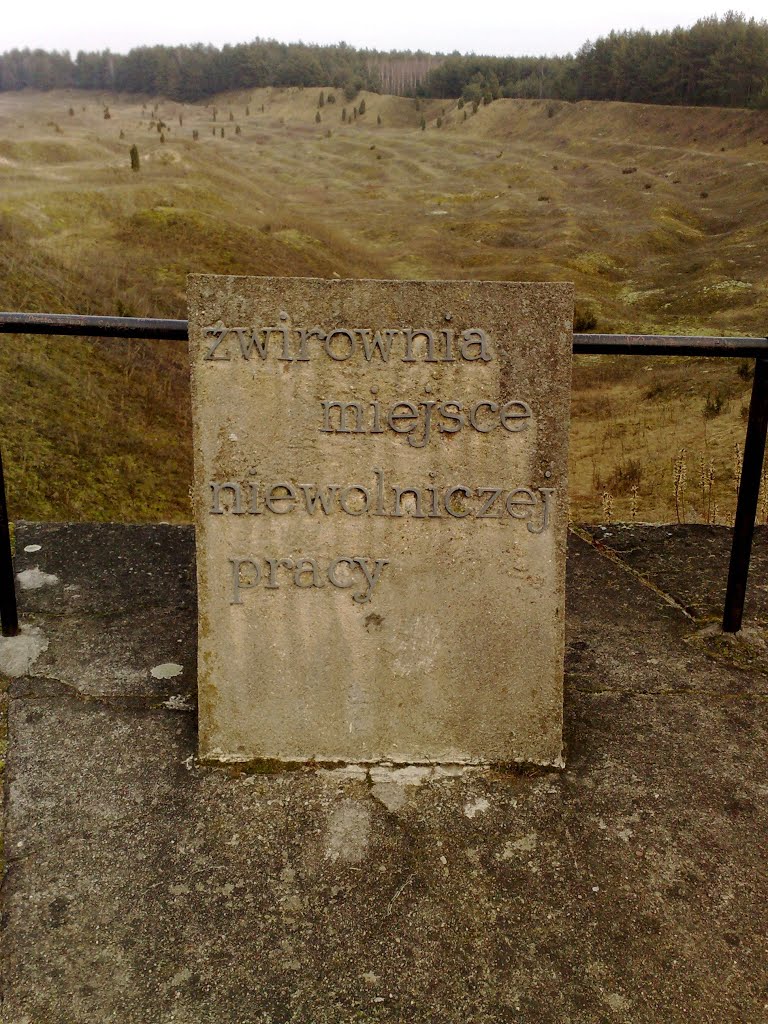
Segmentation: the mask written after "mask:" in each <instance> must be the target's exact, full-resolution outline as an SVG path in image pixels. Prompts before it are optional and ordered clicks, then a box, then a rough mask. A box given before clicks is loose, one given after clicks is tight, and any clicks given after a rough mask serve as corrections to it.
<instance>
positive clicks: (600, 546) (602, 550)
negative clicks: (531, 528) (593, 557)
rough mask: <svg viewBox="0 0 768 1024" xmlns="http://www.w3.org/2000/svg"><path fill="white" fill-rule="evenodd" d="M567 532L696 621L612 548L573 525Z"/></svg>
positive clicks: (670, 596)
mask: <svg viewBox="0 0 768 1024" xmlns="http://www.w3.org/2000/svg"><path fill="white" fill-rule="evenodd" d="M568 530H569V532H570V533H572V534H573V535H574V537H578V538H579V540H583V541H584V543H585V544H589V546H590V547H591V548H592V549H593V550H595V551H597V553H598V554H599V555H602V556H603V558H606V559H607V560H608V561H609V562H611V563H612V564H613V565H617V566H619V567H620V568H621V569H623V570H624V572H626V573H627V574H628V575H629V576H631V577H632V578H633V579H635V580H637V582H638V583H640V584H641V586H643V587H645V588H646V589H648V590H650V591H652V592H653V593H654V594H656V596H657V597H660V598H661V599H662V601H664V603H665V604H668V605H669V606H670V607H671V608H675V609H676V610H677V611H679V612H681V613H682V614H683V615H684V616H685V617H686V619H688V620H689V621H690V622H695V621H696V619H695V616H693V615H692V614H691V613H690V612H689V611H688V609H687V608H686V607H685V605H683V604H680V602H679V601H678V600H677V598H675V597H673V596H672V595H671V594H668V593H667V592H666V591H665V590H662V589H661V587H659V586H657V585H656V584H655V583H653V582H652V581H651V580H649V579H648V577H647V576H643V574H642V573H641V572H638V571H637V569H633V568H632V566H631V565H628V564H627V563H626V562H625V561H624V559H623V558H621V556H620V555H619V553H618V552H617V551H615V550H614V549H613V548H611V547H609V546H608V545H607V544H605V543H604V542H603V541H601V540H598V539H597V538H596V537H593V536H592V534H591V533H589V532H588V531H587V530H583V529H582V528H581V527H580V526H575V525H574V524H573V523H571V524H570V525H569V526H568Z"/></svg>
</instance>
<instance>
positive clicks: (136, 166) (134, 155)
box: [131, 143, 139, 171]
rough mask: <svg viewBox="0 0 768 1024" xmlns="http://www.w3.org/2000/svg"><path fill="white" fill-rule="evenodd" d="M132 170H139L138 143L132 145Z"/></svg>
mask: <svg viewBox="0 0 768 1024" xmlns="http://www.w3.org/2000/svg"><path fill="white" fill-rule="evenodd" d="M131 170H132V171H138V170H139V147H138V146H137V145H136V143H134V144H133V145H132V146H131Z"/></svg>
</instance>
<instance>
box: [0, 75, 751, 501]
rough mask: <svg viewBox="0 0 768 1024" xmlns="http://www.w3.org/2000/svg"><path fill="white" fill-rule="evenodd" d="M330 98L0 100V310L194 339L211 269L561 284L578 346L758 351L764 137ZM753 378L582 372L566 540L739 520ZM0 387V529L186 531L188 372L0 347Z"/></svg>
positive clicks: (596, 116) (503, 106)
mask: <svg viewBox="0 0 768 1024" xmlns="http://www.w3.org/2000/svg"><path fill="white" fill-rule="evenodd" d="M329 95H333V93H332V91H330V92H329V90H324V96H323V99H324V100H325V102H324V104H323V105H322V106H319V97H320V90H319V89H306V90H284V91H278V90H263V91H258V90H257V91H253V92H249V93H247V94H238V95H229V96H221V97H218V98H217V100H216V102H215V105H214V104H209V105H208V106H204V105H199V106H197V105H186V106H183V105H180V104H176V103H171V102H168V101H164V100H162V99H160V100H158V99H146V100H145V101H144V102H142V100H141V99H136V98H126V97H116V96H108V95H106V94H105V95H104V96H102V97H99V98H98V99H95V98H94V97H93V96H92V95H89V96H88V97H87V99H85V100H84V99H83V94H81V93H63V92H58V93H47V94H18V95H9V94H3V95H2V96H0V275H1V276H0V306H2V307H4V308H6V309H13V310H44V311H53V312H65V311H66V312H83V313H97V312H98V313H121V314H124V315H154V316H179V317H184V316H185V304H184V282H185V277H186V274H187V273H189V272H201V271H211V272H218V273H237V274H276V275H290V276H326V277H327V276H336V275H337V276H339V277H347V276H354V277H358V276H369V277H373V276H375V277H394V278H418V277H431V278H434V277H438V278H457V279H458V278H473V279H492V280H515V279H528V280H572V281H574V282H575V285H576V289H577V296H578V298H577V306H578V317H579V326H584V325H585V324H589V323H590V322H592V321H594V323H595V324H596V326H597V329H599V330H603V331H624V330H628V331H636V332H642V331H648V332H653V331H663V332H674V333H693V332H705V333H715V334H720V333H724V334H755V335H763V334H765V331H766V324H767V323H768V282H767V280H766V273H765V268H766V263H765V253H766V251H768V237H767V236H768V226H767V225H768V114H766V113H765V112H757V111H733V110H715V109H707V108H697V109H683V108H670V107H664V108H661V107H647V106H640V105H628V104H610V103H586V102H585V103H578V104H567V103H558V102H554V101H535V100H530V101H524V100H498V101H496V102H494V103H492V104H491V105H489V106H480V107H479V109H478V110H477V112H476V113H473V111H472V107H471V106H469V105H467V106H465V107H463V109H460V108H459V107H458V106H457V105H456V104H455V103H448V102H445V101H436V100H432V101H424V100H422V101H420V103H419V102H417V101H413V100H408V99H403V98H399V97H389V96H378V95H375V94H360V95H359V96H358V97H357V98H356V99H355V101H354V102H353V103H350V102H346V101H345V100H344V99H343V96H342V95H341V94H339V95H338V96H337V97H334V98H335V102H328V97H329ZM362 102H364V105H365V106H364V112H362V113H361V112H360V104H361V103H362ZM106 114H108V115H109V116H108V117H107V116H106ZM318 116H319V120H318ZM422 125H423V128H422ZM193 133H197V138H196V139H195V138H193ZM133 144H136V145H137V147H138V150H139V155H140V165H141V166H140V171H139V172H138V173H135V172H132V171H131V168H130V160H129V149H130V147H131V145H133ZM748 376H749V373H748V367H746V366H743V365H734V364H733V363H732V362H724V363H722V364H716V363H714V362H711V361H710V362H706V361H701V360H697V361H688V360H686V361H679V360H663V361H659V360H649V359H645V360H635V359H623V360H621V359H616V360H609V359H605V358H599V357H592V358H588V359H581V360H578V365H577V368H576V376H575V390H574V403H573V430H572V460H571V467H572V469H571V472H572V504H573V515H574V517H575V518H588V517H598V518H602V517H603V516H605V514H606V507H605V506H606V499H605V498H604V494H605V493H606V492H608V493H609V494H610V501H609V502H608V512H609V513H610V514H612V515H614V516H616V517H617V518H630V517H631V515H632V514H633V513H634V515H635V516H637V517H638V518H640V519H650V520H655V519H670V518H671V519H675V518H676V517H677V515H678V513H679V512H680V511H681V509H680V506H681V499H682V516H683V517H684V518H689V519H690V518H698V519H704V520H706V519H707V518H710V519H711V518H713V517H716V518H718V519H719V520H721V521H728V519H729V516H730V515H731V514H732V508H733V497H734V493H735V477H734V465H735V458H736V455H737V453H736V449H735V446H736V444H741V442H742V437H743V431H744V421H743V414H744V409H745V407H746V403H747V400H748V392H749V380H748ZM0 387H1V388H2V398H1V401H2V412H3V423H4V431H3V447H4V452H5V459H6V463H7V465H6V472H7V476H8V478H9V491H10V502H11V513H12V515H14V516H16V517H27V518H47V519H54V518H55V519H68V518H83V519H88V518H123V519H143V518H149V519H158V518H163V519H178V518H186V517H187V516H188V487H189V482H190V452H189V423H188V409H187V382H186V353H185V352H184V351H183V349H182V347H180V346H174V345H172V344H169V343H163V342H156V343H139V344H132V345H128V344H126V343H120V342H116V341H114V342H112V341H107V342H86V341H77V340H71V339H69V340H65V339H43V338H29V337H27V338H21V337H13V336H10V337H5V338H4V339H3V340H2V343H0ZM682 451H684V455H683V456H682V459H683V461H684V463H685V477H686V479H685V483H684V488H683V493H682V494H678V502H677V506H678V507H677V509H676V508H675V501H674V497H675V496H674V484H673V476H674V468H675V463H676V462H677V463H678V466H679V464H680V460H681V454H680V453H681V452H682ZM633 488H636V491H635V492H634V497H633V490H632V489H633ZM678 489H679V488H678ZM611 505H612V511H611V508H610V506H611ZM715 506H717V508H716V509H715Z"/></svg>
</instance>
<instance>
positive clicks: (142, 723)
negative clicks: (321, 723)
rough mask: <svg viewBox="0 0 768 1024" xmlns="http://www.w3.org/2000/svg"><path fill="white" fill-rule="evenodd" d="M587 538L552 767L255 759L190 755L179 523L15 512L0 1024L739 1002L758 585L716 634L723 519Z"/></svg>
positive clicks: (637, 1015)
mask: <svg viewBox="0 0 768 1024" xmlns="http://www.w3.org/2000/svg"><path fill="white" fill-rule="evenodd" d="M599 533H600V540H601V542H602V544H603V545H605V546H607V547H613V548H614V549H615V551H616V552H617V555H618V558H617V559H616V560H612V559H607V558H605V557H604V556H603V555H601V554H600V552H599V551H598V550H596V549H595V548H594V547H592V546H590V545H589V544H588V543H586V542H585V541H584V540H582V539H578V538H574V537H572V538H571V542H570V554H569V577H568V583H569V605H568V611H569V617H568V656H567V669H568V672H567V685H566V700H565V711H566V716H565V738H566V744H567V753H568V757H567V767H566V768H565V769H564V770H563V771H557V772H553V771H545V770H531V771H529V772H526V773H520V772H518V773H514V772H497V771H493V770H488V769H486V770H481V769H458V768H445V767H442V768H441V767H439V766H438V767H434V768H429V767H424V766H421V767H403V768H399V769H392V768H390V769H387V768H386V767H381V766H380V767H377V768H371V769H363V768H359V767H347V768H344V769H339V770H330V771H323V770H313V769H308V768H303V769H301V770H298V771H294V772H277V773H273V774H254V773H251V772H248V771H243V770H237V769H235V768H227V767H220V768H206V767H203V766H201V765H200V764H199V763H198V762H197V761H196V757H195V753H196V715H195V710H194V702H195V693H196V667H195V648H196V638H195V622H196V608H195V586H194V542H193V535H192V530H191V528H188V527H169V526H140V527H127V526H115V525H98V526H89V525H74V526H55V525H44V526H42V525H34V524H19V526H18V530H17V534H16V539H17V551H18V552H19V554H18V561H17V570H18V571H20V572H21V571H24V570H27V569H33V570H34V569H35V568H36V567H37V568H39V569H40V570H41V571H42V572H43V573H46V574H48V576H50V577H56V581H55V582H51V581H50V580H49V585H48V586H44V587H41V588H39V589H36V590H26V591H22V593H21V615H22V622H23V623H24V625H25V627H26V628H27V629H28V631H34V630H36V631H37V632H34V634H32V633H31V632H28V635H34V637H35V638H36V642H37V646H38V652H39V653H38V657H37V660H36V661H35V662H34V664H32V665H31V666H30V668H29V672H30V673H31V674H30V675H27V676H24V677H20V678H18V679H16V680H15V681H14V682H12V683H11V684H10V690H9V693H8V695H7V696H8V697H9V705H10V712H9V742H8V757H7V768H6V786H5V799H6V805H5V858H6V874H5V878H4V884H3V890H2V899H3V906H2V920H3V942H2V951H1V953H0V955H1V956H2V963H1V964H0V977H2V979H3V981H2V985H3V992H2V997H3V1002H2V1017H3V1021H4V1022H5V1024H82V1022H86V1021H87V1022H96V1021H119V1022H120V1024H147V1022H149V1021H152V1022H158V1024H160V1022H163V1024H171V1022H173V1024H235V1022H247V1024H256V1022H258V1024H284V1022H287V1021H292V1022H293V1024H347V1022H350V1021H360V1022H366V1024H367V1022H374V1021H376V1022H383V1024H401V1022H403V1021H409V1022H413V1024H467V1022H468V1021H478V1022H480V1021H482V1022H484V1024H485V1022H488V1024H491V1022H493V1024H496V1022H499V1024H500V1022H506V1021H510V1022H511V1021H516V1022H520V1024H543V1022H558V1024H559V1022H561V1021H566V1020H571V1021H579V1022H580V1024H605V1022H606V1021H612V1020H616V1021H632V1024H655V1022H658V1021H664V1022H669V1024H673V1022H674V1024H682V1022H684V1021H702V1022H704V1021H737V1020H738V1021H745V1022H746V1021H757V1020H761V1019H762V1018H763V1016H764V1002H765V993H764V991H762V990H761V986H760V984H759V979H760V978H761V977H762V976H763V974H764V965H765V960H764V949H763V948H762V947H763V945H764V944H763V935H764V931H765V929H764V926H763V923H764V918H765V906H766V901H768V885H767V882H766V875H765V870H764V860H765V853H764V851H765V849H766V845H767V844H768V833H767V832H766V819H765V815H764V813H763V812H762V808H763V803H764V799H763V795H764V791H765V786H766V783H767V782H768V780H766V768H765V747H766V735H768V705H766V701H765V697H764V693H765V679H766V674H767V673H768V657H767V656H766V653H765V652H766V650H767V649H768V645H767V644H766V639H768V637H766V628H765V622H766V621H768V596H767V595H766V592H765V590H761V589H759V588H758V587H754V588H752V590H751V592H750V595H749V602H748V608H747V620H746V621H747V628H746V630H745V632H744V635H743V636H741V637H731V638H726V637H724V636H723V635H722V633H719V632H718V631H717V629H716V627H714V626H713V625H712V623H713V622H715V621H716V620H717V617H718V614H719V609H720V599H721V592H722V589H723V583H724V580H725V573H726V568H727V564H728V550H729V541H730V531H728V530H725V529H722V528H711V527H664V528H651V527H632V528H628V529H622V528H621V527H616V526H613V527H611V528H609V529H608V530H605V529H604V530H601V531H599ZM30 545H40V550H39V551H36V552H34V553H26V552H25V551H24V548H25V547H27V546H30ZM625 559H626V561H627V562H628V563H629V564H630V565H631V566H632V568H633V570H635V572H632V573H630V572H626V571H625V570H624V568H623V564H622V560H625ZM766 572H768V535H766V531H765V530H763V529H758V536H757V538H756V544H755V553H754V562H753V574H754V578H755V579H756V580H760V579H761V578H762V579H764V578H765V575H766ZM638 573H640V574H645V575H647V576H648V577H649V579H650V580H651V581H652V582H653V583H655V584H656V586H657V587H658V588H660V589H661V590H663V591H664V592H666V593H667V594H668V595H670V596H671V597H672V598H674V599H675V600H676V601H677V603H678V605H680V606H683V607H685V608H688V609H691V610H692V611H693V614H694V615H695V616H696V620H695V621H694V620H692V619H690V618H689V617H688V616H687V615H686V614H685V613H684V612H683V611H681V609H680V608H679V607H675V606H673V605H671V604H668V603H666V602H665V601H664V600H663V598H662V597H661V596H660V595H659V592H658V591H654V590H652V589H650V588H648V587H645V586H643V584H642V582H641V581H640V579H639V577H638V575H637V574H638ZM35 578H37V579H39V574H36V575H35ZM43 648H44V649H43ZM7 653H8V648H7V647H4V646H3V645H0V663H3V664H7V661H6V662H3V658H4V657H6V656H7Z"/></svg>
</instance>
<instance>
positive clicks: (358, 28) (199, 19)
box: [0, 0, 768, 55]
mask: <svg viewBox="0 0 768 1024" xmlns="http://www.w3.org/2000/svg"><path fill="white" fill-rule="evenodd" d="M731 6H733V5H732V4H728V3H723V4H718V5H715V6H705V7H702V6H701V5H700V4H696V3H694V2H692V0H676V2H675V3H674V4H672V3H669V2H664V3H662V0H648V2H647V3H645V4H643V5H641V7H640V8H639V9H634V8H628V9H624V10H620V9H619V7H618V6H617V5H616V4H615V3H608V0H583V2H582V3H579V4H577V3H575V2H574V0H550V2H549V3H547V4H543V3H532V2H530V0H529V2H527V3H520V2H518V3H514V0H512V2H510V0H482V2H480V3H478V4H477V6H476V7H475V6H474V5H473V4H462V5H461V6H460V7H453V8H452V5H449V4H447V3H445V0H442V2H441V3H439V4H438V3H436V2H435V0H422V2H421V3H419V2H414V0H386V2H384V3H382V4H381V6H379V4H378V3H373V2H371V0H368V2H366V0H290V2H287V3H284V2H280V0H261V2H258V0H257V2H256V3H254V2H253V0H251V2H249V3H244V2H243V0H230V2H229V3H227V4H224V5H223V6H222V7H218V5H213V6H211V7H209V6H208V5H207V4H199V3H195V2H185V3H182V2H181V0H128V2H125V3H121V4H119V5H117V4H109V5H104V6H101V5H99V7H95V5H94V4H93V3H92V0H66V2H62V0H37V2H34V3H23V2H14V0H6V2H5V4H4V5H3V7H4V10H3V16H2V20H1V21H0V52H1V51H4V50H10V49H14V48H16V47H19V48H24V47H29V48H31V49H35V48H38V47H39V48H41V49H44V50H69V51H70V52H71V53H72V54H73V55H74V54H75V53H76V52H77V50H102V49H110V50H112V51H113V52H117V53H125V52H126V51H127V50H130V49H131V47H133V46H141V45H151V44H154V43H165V44H175V43H196V42H203V43H213V44H214V45H216V46H221V45H222V44H224V43H239V42H248V41H249V40H251V39H254V38H255V37H256V36H260V37H261V38H263V39H266V38H272V39H279V40H280V41H281V42H296V41H298V40H302V41H304V42H307V43H335V42H339V41H340V40H342V39H343V40H344V41H346V42H347V43H350V44H351V45H352V46H357V47H367V48H369V49H380V50H390V49H411V50H417V49H422V50H429V51H432V52H444V53H450V52H451V51H453V50H459V51H460V52H461V53H472V52H474V53H485V54H499V55H514V54H531V53H533V54H544V53H550V54H555V53H567V52H569V51H571V52H574V51H575V50H577V49H578V48H579V47H580V46H581V45H582V43H584V42H585V41H586V40H587V39H596V38H597V37H598V36H600V35H605V34H606V33H608V32H610V30H611V29H617V30H621V29H633V28H647V29H651V30H656V29H664V28H673V27H674V26H675V25H691V24H693V22H695V21H697V20H698V19H699V18H701V17H706V16H709V15H712V14H720V15H722V14H724V13H725V12H726V11H727V10H728V9H729V7H731ZM737 9H738V10H740V11H742V12H743V13H744V14H746V15H747V16H748V17H755V18H765V17H766V14H768V11H766V3H765V0H760V2H750V3H740V4H739V5H738V8H737Z"/></svg>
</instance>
